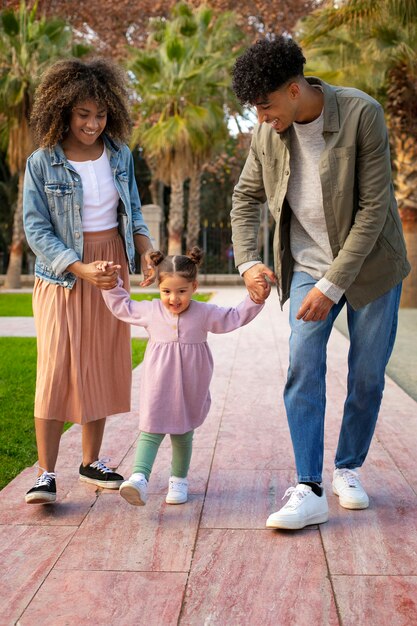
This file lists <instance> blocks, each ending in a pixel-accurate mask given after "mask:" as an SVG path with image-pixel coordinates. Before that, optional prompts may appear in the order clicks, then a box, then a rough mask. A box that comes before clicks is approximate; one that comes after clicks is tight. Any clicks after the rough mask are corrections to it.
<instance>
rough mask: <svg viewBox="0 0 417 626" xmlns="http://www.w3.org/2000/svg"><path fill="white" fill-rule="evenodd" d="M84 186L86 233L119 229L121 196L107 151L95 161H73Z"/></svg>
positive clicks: (104, 150) (83, 210) (83, 214)
mask: <svg viewBox="0 0 417 626" xmlns="http://www.w3.org/2000/svg"><path fill="white" fill-rule="evenodd" d="M68 160H69V162H70V163H71V165H72V166H73V167H74V168H75V170H76V171H77V172H78V174H79V175H80V178H81V182H82V186H83V201H84V202H83V209H82V222H83V231H84V232H94V231H99V230H109V229H110V228H115V227H117V206H118V204H119V194H118V193H117V190H116V187H115V185H114V180H113V173H112V171H111V167H110V162H109V158H108V156H107V152H106V149H105V148H104V149H103V153H102V155H101V157H99V158H98V159H96V160H95V161H71V160H70V159H68Z"/></svg>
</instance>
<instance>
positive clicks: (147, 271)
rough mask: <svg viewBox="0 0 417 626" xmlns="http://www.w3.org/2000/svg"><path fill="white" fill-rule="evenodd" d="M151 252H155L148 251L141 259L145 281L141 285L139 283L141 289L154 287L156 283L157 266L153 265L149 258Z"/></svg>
mask: <svg viewBox="0 0 417 626" xmlns="http://www.w3.org/2000/svg"><path fill="white" fill-rule="evenodd" d="M151 252H153V250H147V251H146V252H144V253H143V254H142V255H141V257H140V263H141V268H142V273H143V280H142V282H141V283H139V284H140V286H141V287H148V285H152V283H153V282H154V281H155V277H156V271H155V266H154V265H153V264H152V261H151V259H150V257H149V255H150V253H151Z"/></svg>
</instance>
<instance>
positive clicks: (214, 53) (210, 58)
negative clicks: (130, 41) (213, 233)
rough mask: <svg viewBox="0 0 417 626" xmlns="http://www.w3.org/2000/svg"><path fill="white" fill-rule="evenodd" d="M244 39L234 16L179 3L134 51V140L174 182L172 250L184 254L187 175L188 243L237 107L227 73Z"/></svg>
mask: <svg viewBox="0 0 417 626" xmlns="http://www.w3.org/2000/svg"><path fill="white" fill-rule="evenodd" d="M241 41H242V34H241V32H240V31H239V30H238V29H237V27H236V20H235V17H234V15H233V14H232V13H223V14H222V15H220V16H215V15H214V13H213V11H212V10H211V9H208V8H206V7H200V8H198V9H197V10H193V9H191V8H190V7H189V6H188V5H186V4H182V3H181V4H178V5H177V6H176V7H175V8H174V10H173V13H172V18H171V20H163V19H155V20H151V34H150V36H149V39H148V41H147V45H146V48H145V49H143V50H138V49H133V50H132V55H131V60H130V62H129V69H130V71H131V72H132V74H133V77H134V80H133V85H134V89H135V91H136V93H137V95H138V97H139V102H138V113H137V123H136V128H135V131H134V135H133V141H134V142H135V143H140V144H141V145H142V146H143V147H144V149H145V154H146V156H147V159H148V160H149V163H150V166H151V168H152V170H153V173H154V176H155V177H157V178H159V179H160V180H162V181H163V182H164V183H165V184H167V185H169V186H170V187H171V198H170V211H169V221H168V252H169V253H170V254H178V253H181V252H182V236H183V228H184V208H183V204H184V197H183V193H184V192H183V188H184V181H185V180H186V179H188V178H189V179H190V186H191V188H190V200H191V201H190V203H189V205H190V212H189V215H188V233H187V245H188V246H190V245H192V244H193V243H196V240H197V238H198V233H199V222H200V220H199V206H200V204H199V185H200V175H201V169H202V166H203V164H204V163H205V162H206V161H207V160H209V158H210V157H211V155H212V154H213V153H214V152H215V150H216V149H217V147H218V145H219V144H220V142H221V141H223V140H224V139H225V138H226V137H227V116H226V113H225V106H226V105H227V104H229V105H231V106H233V107H234V108H236V106H237V104H235V101H234V99H233V95H232V93H231V89H230V87H229V82H230V79H229V76H230V69H231V66H232V64H233V62H234V60H235V58H236V55H237V53H238V43H240V42H241ZM232 103H233V104H232Z"/></svg>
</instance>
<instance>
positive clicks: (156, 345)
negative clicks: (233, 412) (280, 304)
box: [102, 283, 263, 435]
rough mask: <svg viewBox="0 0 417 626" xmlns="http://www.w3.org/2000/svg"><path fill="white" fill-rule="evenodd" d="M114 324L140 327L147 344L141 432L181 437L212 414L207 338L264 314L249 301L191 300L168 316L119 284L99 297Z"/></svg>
mask: <svg viewBox="0 0 417 626" xmlns="http://www.w3.org/2000/svg"><path fill="white" fill-rule="evenodd" d="M102 295H103V298H104V301H105V303H106V304H107V306H108V308H109V309H110V311H112V313H113V315H115V316H116V317H117V318H118V319H120V320H122V321H124V322H128V323H129V324H134V325H136V326H143V327H144V328H146V330H147V332H148V334H149V341H148V345H147V348H146V352H145V357H144V361H143V368H142V373H141V385H140V398H139V428H140V430H142V431H144V432H148V433H169V434H173V435H181V434H183V433H186V432H188V431H190V430H193V429H195V428H197V427H198V426H200V425H201V424H202V423H203V421H204V420H205V418H206V416H207V413H208V411H209V409H210V402H211V399H210V391H209V386H210V381H211V377H212V374H213V357H212V354H211V351H210V348H209V346H208V343H207V333H208V332H212V333H228V332H230V331H232V330H235V329H236V328H239V327H240V326H244V325H245V324H247V323H248V322H250V321H251V320H252V319H253V318H254V317H256V315H258V313H259V312H260V311H261V310H262V308H263V304H255V303H254V302H252V300H251V299H250V298H249V296H247V297H246V298H245V300H244V301H243V302H241V303H240V304H239V305H238V306H237V307H219V306H216V305H215V304H210V303H205V302H196V301H194V300H192V301H191V302H190V306H189V307H188V309H187V310H186V311H184V312H183V313H181V314H180V315H172V314H171V313H170V312H169V311H168V310H167V309H166V308H165V307H164V305H163V304H162V303H161V301H160V300H159V299H155V300H151V301H149V300H145V301H142V302H136V301H134V300H131V299H130V296H129V294H128V293H127V291H125V289H123V287H121V285H120V283H119V286H118V287H115V288H114V289H110V290H108V291H102Z"/></svg>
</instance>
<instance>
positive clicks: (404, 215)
mask: <svg viewBox="0 0 417 626" xmlns="http://www.w3.org/2000/svg"><path fill="white" fill-rule="evenodd" d="M400 215H401V221H402V224H403V230H404V238H405V244H406V246H407V255H408V260H409V262H410V265H411V272H410V274H409V275H408V276H407V278H406V279H405V280H404V282H403V291H402V295H401V302H400V306H401V307H402V308H409V309H411V308H413V309H415V308H417V210H416V209H408V210H403V211H400Z"/></svg>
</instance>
